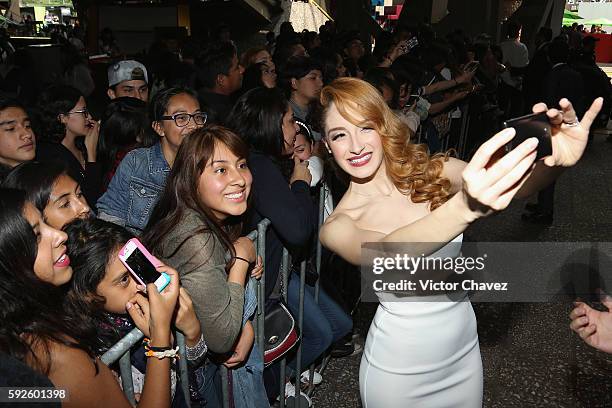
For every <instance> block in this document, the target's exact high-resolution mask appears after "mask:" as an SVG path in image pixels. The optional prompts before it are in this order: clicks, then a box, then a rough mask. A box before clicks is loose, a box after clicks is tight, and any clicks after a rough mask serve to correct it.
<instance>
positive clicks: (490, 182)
mask: <svg viewBox="0 0 612 408" xmlns="http://www.w3.org/2000/svg"><path fill="white" fill-rule="evenodd" d="M515 134H516V132H515V131H514V129H512V128H509V129H504V130H502V131H501V132H499V133H497V134H496V135H495V136H493V137H492V138H491V139H489V140H487V141H486V142H484V143H483V144H482V145H481V146H480V148H479V149H478V150H477V151H476V153H475V154H474V157H473V158H472V160H470V162H469V163H468V164H467V166H465V168H464V170H463V173H462V174H461V177H462V180H463V188H462V191H461V192H460V193H459V194H457V196H458V198H457V199H458V200H461V206H462V210H461V211H462V214H463V215H464V216H465V220H466V221H467V222H468V223H469V222H472V221H474V220H476V219H478V218H480V217H484V216H486V215H488V214H490V213H492V212H493V211H500V210H503V209H505V208H506V207H507V206H508V205H509V204H510V201H512V198H514V196H515V195H516V193H517V191H518V190H519V189H520V187H521V186H522V184H523V182H524V181H525V179H526V178H527V177H528V175H529V174H530V173H531V171H532V170H533V168H534V161H535V158H536V148H537V146H538V139H537V138H529V139H527V140H525V141H524V142H523V143H521V144H520V145H519V146H517V147H516V148H515V149H514V150H512V151H511V152H509V153H507V154H505V155H504V156H503V157H501V158H500V159H499V160H497V161H494V160H493V159H494V157H495V156H496V154H498V152H499V151H500V149H503V148H504V146H505V145H506V144H507V143H508V142H510V141H511V140H512V138H514V136H515Z"/></svg>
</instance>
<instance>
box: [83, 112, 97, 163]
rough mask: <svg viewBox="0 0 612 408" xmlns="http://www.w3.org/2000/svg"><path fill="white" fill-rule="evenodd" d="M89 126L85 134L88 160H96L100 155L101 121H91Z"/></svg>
mask: <svg viewBox="0 0 612 408" xmlns="http://www.w3.org/2000/svg"><path fill="white" fill-rule="evenodd" d="M89 125H90V126H89V128H88V129H87V133H86V134H85V148H86V149H87V161H88V162H95V161H96V159H97V155H98V138H99V135H100V122H99V121H97V120H96V121H89Z"/></svg>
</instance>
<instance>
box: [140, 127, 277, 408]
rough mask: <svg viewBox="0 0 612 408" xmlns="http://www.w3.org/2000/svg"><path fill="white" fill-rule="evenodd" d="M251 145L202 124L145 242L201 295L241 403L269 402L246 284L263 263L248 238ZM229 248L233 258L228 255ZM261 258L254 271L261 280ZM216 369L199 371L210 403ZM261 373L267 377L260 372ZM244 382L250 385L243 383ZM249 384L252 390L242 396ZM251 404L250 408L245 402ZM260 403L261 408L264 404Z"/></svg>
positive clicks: (199, 307) (204, 317) (201, 309)
mask: <svg viewBox="0 0 612 408" xmlns="http://www.w3.org/2000/svg"><path fill="white" fill-rule="evenodd" d="M247 156H248V148H247V145H246V144H245V143H244V142H243V141H242V140H241V139H240V138H239V137H238V136H237V135H236V134H235V133H233V132H232V131H230V130H228V129H226V128H223V127H220V126H210V127H207V128H202V129H198V130H196V131H195V132H193V133H192V134H191V135H190V136H189V138H187V139H185V141H184V142H183V144H182V145H181V147H180V149H179V151H178V153H177V156H176V159H175V165H174V166H173V168H172V171H171V172H170V175H169V176H168V181H167V183H166V187H165V189H164V192H163V194H162V196H161V198H160V200H159V202H158V203H157V205H156V207H155V210H154V211H153V214H152V215H151V222H150V223H149V225H148V226H147V229H146V230H145V233H144V235H143V241H144V242H145V245H147V246H148V247H149V248H150V249H151V250H152V251H153V252H154V253H155V254H156V256H159V257H161V258H163V259H165V260H166V261H167V262H168V263H169V264H170V265H172V266H174V267H175V268H176V269H177V270H178V271H180V275H181V283H182V284H183V286H184V287H185V288H186V289H187V290H188V291H189V293H190V294H191V296H192V298H193V304H194V308H195V310H196V313H197V315H198V318H199V319H200V324H201V325H202V333H203V335H204V339H205V340H206V342H207V344H208V347H209V348H210V350H211V351H213V352H214V353H217V354H220V355H223V354H226V353H228V352H230V353H229V358H228V356H225V357H222V358H221V360H222V361H223V363H224V364H225V365H226V366H227V367H228V368H232V369H237V368H239V367H244V365H247V366H248V367H249V371H250V372H251V373H254V374H249V375H250V377H249V378H245V376H244V374H245V373H244V372H240V371H236V370H232V374H233V375H234V381H240V382H241V386H236V387H234V390H235V393H234V403H235V404H236V406H240V407H242V406H246V407H248V406H252V405H250V404H251V403H252V401H263V403H264V405H265V402H266V400H265V396H263V397H261V398H258V396H261V395H262V394H263V384H262V380H261V372H263V362H262V361H261V360H259V361H257V360H254V359H257V357H258V356H259V352H257V351H256V350H253V347H255V346H254V345H253V340H254V330H253V326H252V324H251V322H250V320H249V319H250V318H251V315H252V314H253V312H254V309H255V306H256V300H255V295H254V291H253V287H252V286H251V285H248V286H247V290H246V293H245V284H246V278H247V272H248V271H249V270H250V269H251V267H252V265H253V264H254V263H255V261H256V256H255V248H254V246H253V243H252V242H251V241H250V240H249V239H247V238H245V237H241V227H242V223H241V218H242V217H241V216H242V214H244V212H245V211H246V209H247V200H248V198H249V194H250V191H251V181H252V178H251V172H250V171H249V167H248V165H247ZM226 252H228V253H229V257H230V261H229V262H228V261H227V259H226V255H225V254H226ZM261 273H262V265H261V261H260V260H257V265H255V268H254V269H253V271H252V272H251V276H256V277H259V276H261ZM214 371H215V370H214V368H213V367H212V366H209V367H208V370H207V371H206V372H205V373H204V372H202V371H200V372H199V374H198V376H197V377H198V386H199V388H200V393H201V394H203V395H204V396H205V397H206V399H207V400H214V399H215V398H216V397H217V396H216V393H215V390H214V388H212V389H211V388H210V387H209V386H208V385H209V383H208V382H207V380H210V377H211V376H213V375H215V373H214ZM257 373H259V374H257ZM242 380H244V382H243V381H242ZM242 389H249V390H250V391H251V393H250V394H251V395H245V394H242V393H240V390H242ZM245 404H246V405H245ZM260 406H261V404H259V405H254V407H260Z"/></svg>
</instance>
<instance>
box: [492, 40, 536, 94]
mask: <svg viewBox="0 0 612 408" xmlns="http://www.w3.org/2000/svg"><path fill="white" fill-rule="evenodd" d="M499 48H501V50H502V52H503V54H504V61H503V63H504V65H506V66H508V68H509V67H514V68H524V67H526V66H527V65H529V50H528V49H527V46H526V45H525V44H523V43H522V42H520V41H518V40H516V39H509V40H506V41H504V42H502V43H501V44H499ZM501 78H502V80H503V81H504V82H505V83H506V84H508V85H510V86H512V87H514V88H517V89H520V88H521V78H520V77H515V76H512V75H511V74H510V71H504V72H502V74H501Z"/></svg>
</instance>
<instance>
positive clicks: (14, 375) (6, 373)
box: [0, 353, 62, 408]
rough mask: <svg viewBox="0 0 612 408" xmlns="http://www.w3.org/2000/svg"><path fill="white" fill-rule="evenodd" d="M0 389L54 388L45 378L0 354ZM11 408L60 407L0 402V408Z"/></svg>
mask: <svg viewBox="0 0 612 408" xmlns="http://www.w3.org/2000/svg"><path fill="white" fill-rule="evenodd" d="M0 387H15V388H17V389H23V387H45V388H55V387H54V385H53V383H52V382H51V380H49V379H48V378H47V377H46V376H44V375H42V374H40V373H38V372H36V371H34V370H33V369H31V368H30V367H29V366H27V365H26V364H24V363H22V362H21V361H19V360H17V359H16V358H14V357H12V356H9V355H8V354H5V353H0ZM4 396H6V394H5V395H4ZM12 406H16V407H19V408H61V406H62V405H61V404H60V403H59V402H21V401H20V402H19V403H9V402H4V403H2V402H0V407H12Z"/></svg>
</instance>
